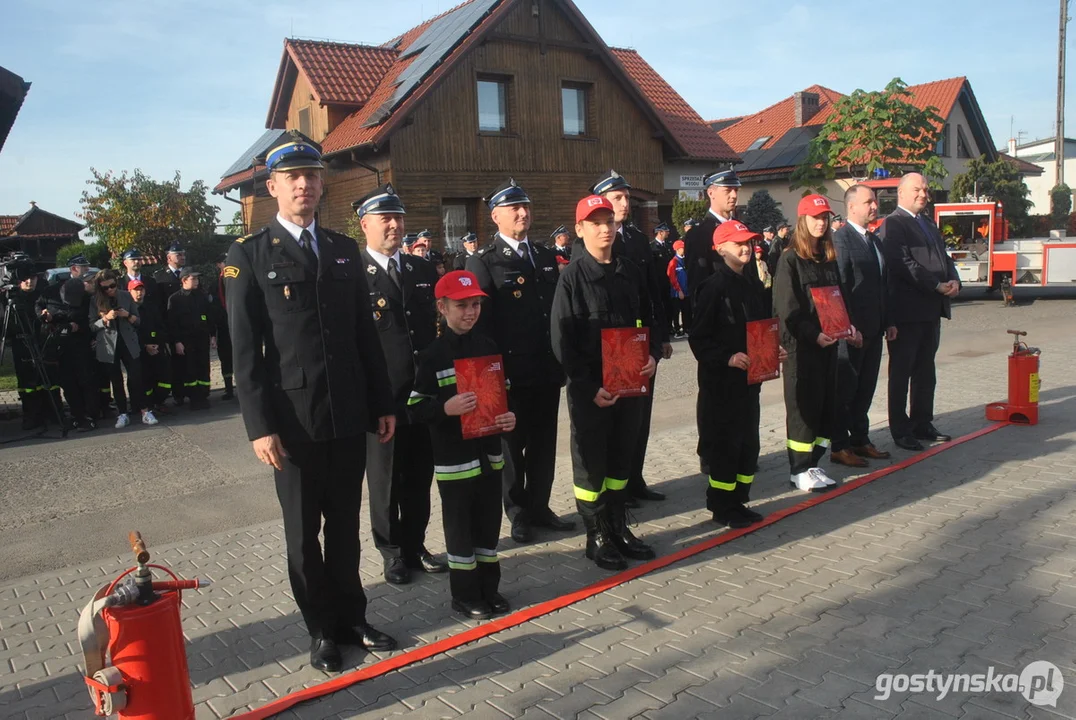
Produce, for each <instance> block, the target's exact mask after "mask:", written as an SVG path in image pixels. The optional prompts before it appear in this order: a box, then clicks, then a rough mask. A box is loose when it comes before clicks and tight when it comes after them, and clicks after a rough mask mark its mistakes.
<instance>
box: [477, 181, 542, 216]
mask: <svg viewBox="0 0 1076 720" xmlns="http://www.w3.org/2000/svg"><path fill="white" fill-rule="evenodd" d="M530 201H531V199H530V198H529V197H527V193H526V191H525V190H524V189H523V188H521V187H520V186H519V185H516V181H515V180H513V179H511V178H509V179H508V184H507V185H504V186H502V187H499V188H497V189H496V190H494V191H493V194H492V195H490V196H489V197H488V198H486V204H487V205H489V209H490V210H492V209H493V208H497V207H504V206H506V205H523V204H525V203H530Z"/></svg>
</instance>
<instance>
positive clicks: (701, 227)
mask: <svg viewBox="0 0 1076 720" xmlns="http://www.w3.org/2000/svg"><path fill="white" fill-rule="evenodd" d="M702 184H703V186H704V187H705V188H706V197H707V198H708V199H709V201H710V209H709V210H707V212H706V215H705V216H704V217H703V219H702V221H701V222H698V223H696V224H695V225H694V226H693V227H692V228H691V229H690V230H689V231H688V232H687V234H686V235H685V236H684V258H685V259H686V264H687V286H688V287H689V288H698V287H701V286H702V281H703V280H705V279H706V278H708V277H710V276H711V275H713V274H714V271H715V270H716V269H717V268H718V267H720V265H722V264H723V262H722V260H721V258H720V257H718V255H717V251H715V250H714V230H717V227H718V225H720V224H721V223H726V222H728V221H729V220H731V219H732V214H733V213H734V212H735V211H736V200H737V199H738V198H739V194H740V187H741V186H742V183H741V182H740V178H739V177H738V176H737V175H736V172H735V171H734V170H719V171H718V172H715V173H711V174H709V175H707V176H706V177H705V178H703V181H702ZM751 271H752V272H755V273H756V274H757V273H758V271H757V270H756V269H755V266H754V261H753V260H752V263H751ZM694 297H698V296H697V295H695V296H694Z"/></svg>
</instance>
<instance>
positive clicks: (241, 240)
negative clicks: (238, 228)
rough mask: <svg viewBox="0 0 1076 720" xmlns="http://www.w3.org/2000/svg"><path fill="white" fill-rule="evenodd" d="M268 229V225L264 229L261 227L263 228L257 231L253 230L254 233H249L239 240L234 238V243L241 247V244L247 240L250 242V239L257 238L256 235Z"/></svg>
mask: <svg viewBox="0 0 1076 720" xmlns="http://www.w3.org/2000/svg"><path fill="white" fill-rule="evenodd" d="M268 229H269V226H268V225H266V226H265V227H263V228H260V229H258V230H255V231H254V232H252V233H251V234H250V235H244V236H243V237H241V238H236V239H235V241H236V242H237V243H239V244H240V245H242V244H243V243H244V242H246V241H247V240H250V239H251V238H253V237H255V236H257V235H261V234H262V233H263V232H265V231H267V230H268Z"/></svg>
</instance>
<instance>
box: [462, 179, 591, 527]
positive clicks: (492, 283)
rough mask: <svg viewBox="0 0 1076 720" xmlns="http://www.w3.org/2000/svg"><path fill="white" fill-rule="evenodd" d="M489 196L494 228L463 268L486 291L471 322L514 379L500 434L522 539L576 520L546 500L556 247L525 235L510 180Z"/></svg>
mask: <svg viewBox="0 0 1076 720" xmlns="http://www.w3.org/2000/svg"><path fill="white" fill-rule="evenodd" d="M486 204H487V205H488V206H489V211H490V217H491V218H492V219H493V224H494V225H496V226H497V234H496V235H495V236H494V238H493V241H492V242H490V243H489V244H488V245H486V246H485V247H484V248H482V249H481V250H479V251H478V253H477V254H476V255H474V256H472V257H471V259H470V260H468V261H467V269H468V270H470V271H471V272H473V273H474V274H475V276H476V277H477V278H478V284H479V286H480V287H481V288H482V291H483V292H484V293H486V295H488V296H489V299H488V300H485V301H483V307H482V314H481V316H480V317H479V319H478V325H477V326H476V329H477V330H478V331H479V332H482V333H484V334H486V335H489V336H490V337H492V338H493V339H494V340H495V341H496V342H497V346H498V347H499V348H500V351H501V355H502V356H503V357H504V370H505V378H506V379H507V380H508V382H509V383H511V387H510V388H509V390H508V407H509V409H510V410H512V412H514V413H515V414H516V429H515V430H513V431H512V432H510V433H508V435H507V437H506V438H505V442H506V443H507V445H508V449H509V453H510V455H511V459H512V462H511V467H510V468H509V466H508V465H506V466H505V471H504V474H503V478H502V482H503V484H504V487H503V490H504V493H503V495H504V497H503V499H504V512H505V515H507V516H508V519H509V520H510V521H511V523H512V539H513V540H515V541H516V542H518V543H526V542H530V541H531V540H532V538H533V535H532V534H531V528H532V526H538V527H545V528H549V529H552V530H572V529H574V528H575V523H573V522H571V521H570V520H564V519H562V518H559V517H557V516H556V514H554V512H553V511H552V510H551V509H550V508H549V497H550V493H551V491H552V489H553V474H554V469H555V467H556V458H557V416H558V414H559V413H560V389H561V387H563V385H564V371H563V370H561V368H560V363H558V362H557V358H556V357H555V356H554V355H553V345H552V341H551V339H550V327H549V315H550V312H551V311H552V309H553V293H555V292H556V289H557V281H558V280H559V279H560V272H559V271H558V270H557V261H556V256H555V255H554V254H553V251H552V250H549V249H548V248H546V247H543V246H542V245H538V244H536V243H533V242H531V241H530V240H529V238H528V236H527V234H528V232H529V231H530V227H531V200H530V197H528V196H527V193H526V192H525V191H524V190H523V188H521V187H519V186H518V185H516V182H515V180H510V181H509V182H508V184H506V185H502V186H501V187H499V188H497V190H495V191H494V192H493V194H491V195H490V196H489V197H488V198H487V199H486Z"/></svg>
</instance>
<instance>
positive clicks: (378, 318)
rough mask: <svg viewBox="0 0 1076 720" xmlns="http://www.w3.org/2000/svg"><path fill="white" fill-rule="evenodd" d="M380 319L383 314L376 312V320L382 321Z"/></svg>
mask: <svg viewBox="0 0 1076 720" xmlns="http://www.w3.org/2000/svg"><path fill="white" fill-rule="evenodd" d="M380 319H381V313H379V312H378V311H377V310H374V320H380Z"/></svg>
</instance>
